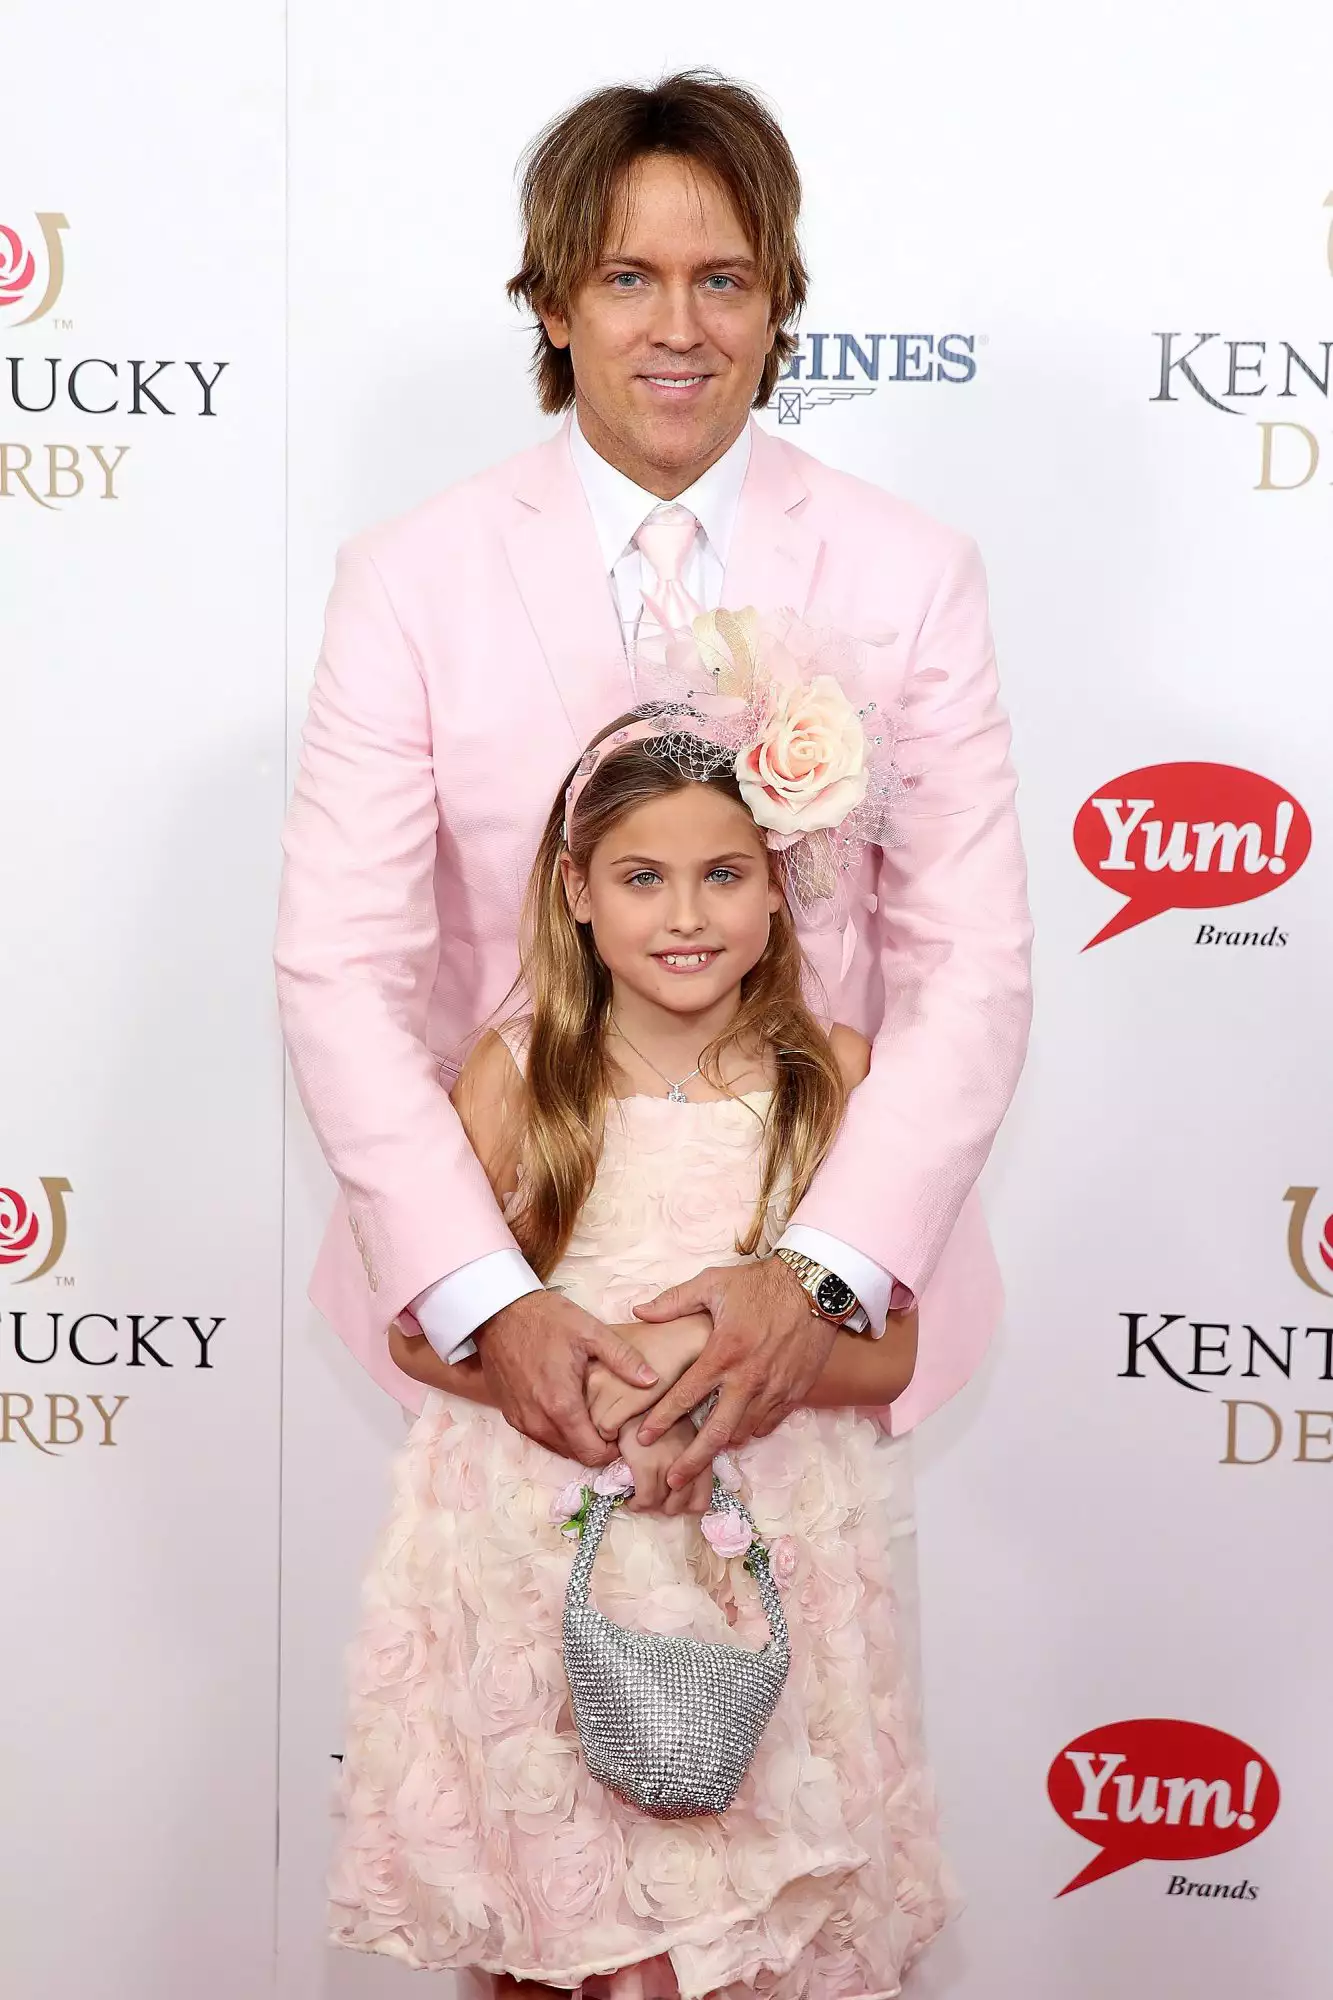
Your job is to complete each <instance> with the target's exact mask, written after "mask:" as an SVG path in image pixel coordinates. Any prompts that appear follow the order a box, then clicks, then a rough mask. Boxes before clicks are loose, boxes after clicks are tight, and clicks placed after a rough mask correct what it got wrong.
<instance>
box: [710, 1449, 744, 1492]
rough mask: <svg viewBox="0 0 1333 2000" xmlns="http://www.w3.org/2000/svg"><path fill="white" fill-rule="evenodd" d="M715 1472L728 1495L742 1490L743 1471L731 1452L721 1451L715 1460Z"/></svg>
mask: <svg viewBox="0 0 1333 2000" xmlns="http://www.w3.org/2000/svg"><path fill="white" fill-rule="evenodd" d="M713 1471H714V1473H715V1474H716V1475H717V1478H718V1480H719V1482H720V1483H721V1484H722V1485H723V1486H725V1487H726V1489H727V1491H728V1493H739V1492H740V1490H741V1469H740V1467H739V1465H737V1463H736V1461H735V1459H734V1458H733V1457H732V1455H731V1453H730V1452H729V1451H720V1452H719V1453H718V1455H717V1457H716V1458H715V1459H714V1460H713Z"/></svg>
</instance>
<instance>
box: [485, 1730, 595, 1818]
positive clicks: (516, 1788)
mask: <svg viewBox="0 0 1333 2000" xmlns="http://www.w3.org/2000/svg"><path fill="white" fill-rule="evenodd" d="M578 1773H579V1753H578V1746H577V1744H576V1743H575V1742H574V1741H573V1740H572V1739H571V1738H568V1737H564V1736H558V1735H557V1734H556V1733H555V1732H554V1730H545V1729H531V1730H527V1729H525V1730H518V1731H515V1733H514V1734H513V1735H512V1736H508V1737H505V1738H504V1739H503V1740H502V1741H500V1742H499V1743H496V1744H494V1745H493V1746H492V1747H491V1749H490V1750H489V1751H488V1752H487V1757H486V1777H487V1784H488V1786H489V1788H490V1791H491V1795H492V1797H493V1799H494V1801H495V1802H496V1803H497V1804H498V1805H500V1806H501V1807H503V1808H504V1810H505V1811H506V1812H511V1813H513V1815H514V1820H515V1824H516V1825H517V1826H519V1827H521V1828H522V1830H523V1832H524V1833H536V1834H539V1833H542V1832H543V1831H546V1830H549V1829H550V1828H552V1827H553V1826H555V1825H557V1824H559V1823H561V1822H563V1821H565V1820H568V1818H569V1816H570V1813H571V1812H572V1811H573V1809H574V1790H575V1781H576V1779H577V1777H578Z"/></svg>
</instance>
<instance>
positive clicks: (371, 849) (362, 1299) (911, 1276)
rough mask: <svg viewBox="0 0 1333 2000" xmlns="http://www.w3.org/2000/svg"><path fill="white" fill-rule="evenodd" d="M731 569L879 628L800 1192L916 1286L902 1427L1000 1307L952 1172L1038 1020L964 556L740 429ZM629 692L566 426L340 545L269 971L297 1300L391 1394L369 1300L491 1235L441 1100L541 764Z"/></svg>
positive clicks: (744, 581)
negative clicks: (860, 824)
mask: <svg viewBox="0 0 1333 2000" xmlns="http://www.w3.org/2000/svg"><path fill="white" fill-rule="evenodd" d="M723 594H724V601H725V602H726V603H728V604H730V605H733V606H740V605H744V604H757V605H759V606H761V607H764V608H771V609H776V608H778V607H781V606H791V607H793V608H794V609H795V610H796V611H798V612H801V613H803V614H804V615H805V616H806V617H808V618H809V619H811V620H812V621H813V622H815V623H824V624H830V625H837V626H840V627H844V628H846V629H848V630H850V631H853V632H856V633H859V634H860V635H862V636H863V637H864V638H866V639H869V640H871V641H874V642H876V643H875V646H874V652H873V654H872V657H873V658H874V660H875V661H876V663H877V671H878V672H879V673H880V674H881V675H882V683H881V686H880V688H879V691H878V694H879V700H880V702H881V703H882V704H883V705H884V706H885V707H892V708H897V710H898V717H899V762H900V763H901V764H902V765H903V767H904V768H905V769H906V770H908V771H909V772H911V773H913V774H914V776H915V783H914V786H913V788H912V790H911V792H910V795H909V797H908V799H907V800H906V801H905V802H904V804H903V806H902V807H900V809H899V819H900V823H901V827H902V830H903V832H904V833H905V834H906V840H905V842H904V843H903V844H902V845H901V846H898V847H895V848H892V849H890V850H889V851H888V852H886V853H884V854H882V855H881V854H880V853H879V852H878V851H876V852H874V853H873V854H872V855H870V856H868V857H867V862H866V870H867V874H866V883H865V886H866V888H867V889H868V890H871V891H873V893H874V895H875V897H876V898H877V906H876V908H875V909H874V911H873V912H870V911H864V910H863V911H862V912H861V913H860V915H859V917H858V930H859V935H858V938H857V947H856V950H855V952H854V954H853V955H852V958H851V963H850V965H849V967H848V968H847V970H846V972H845V974H844V971H843V958H844V953H843V950H842V943H841V940H840V939H839V938H837V937H831V936H823V935H813V936H811V937H809V938H807V939H806V941H805V942H806V945H807V950H808V953H809V956H810V958H811V959H812V961H813V963H814V966H815V969H816V971H817V972H818V973H819V975H820V977H821V979H822V981H823V984H824V987H825V989H826V992H827V995H828V1002H829V1013H830V1015H831V1017H832V1018H834V1019H836V1020H841V1021H846V1022H849V1023H850V1024H852V1025H853V1026H856V1027H858V1028H860V1029H861V1030H862V1031H863V1032H864V1033H866V1034H868V1035H870V1036H872V1037H873V1039H874V1057H873V1061H872V1064H871V1069H870V1074H869V1076H868V1077H867V1078H866V1080H865V1082H864V1083H863V1084H862V1085H861V1086H860V1087H859V1089H858V1090H857V1091H856V1092H855V1093H854V1095H853V1097H852V1100H851V1103H850V1106H849V1109H848V1113H847V1119H846V1123H845V1125H844V1127H843V1130H842V1132H841V1134H840V1135H839V1138H838V1141H837V1144H836V1146H835V1147H834V1149H833V1151H832V1153H831V1154H830V1156H829V1158H828V1160H827V1161H826V1162H825V1164H824V1166H823V1168H822V1170H821V1172H820V1173H819V1175H818V1177H817V1179H816V1181H815V1182H814V1184H813V1186H812V1187H811V1189H810V1191H809V1193H808V1194H807V1195H806V1198H805V1200H804V1201H803V1202H802V1203H801V1205H800V1207H799V1209H798V1210H797V1213H796V1216H795V1217H794V1218H793V1219H794V1220H799V1221H801V1222H806V1223H810V1224H813V1225H814V1226H816V1227H818V1228H822V1229H825V1230H828V1231H830V1232H832V1233H833V1234H834V1235H837V1236H839V1237H841V1238H842V1239H843V1241H845V1242H849V1243H852V1244H854V1245H855V1246H856V1247H857V1248H858V1249H860V1250H862V1251H864V1252H865V1254H866V1255H867V1256H869V1257H872V1258H874V1259H875V1260H876V1261H877V1262H878V1263H879V1264H880V1265H882V1266H883V1267H884V1268H886V1269H888V1270H890V1271H892V1272H893V1273H894V1274H895V1276H896V1277H897V1278H898V1279H900V1280H901V1281H902V1282H903V1283H904V1284H906V1285H907V1286H909V1287H910V1288H911V1289H912V1291H913V1292H915V1293H916V1294H917V1295H918V1297H919V1298H920V1300H921V1307H922V1328H921V1342H920V1359H919V1362H918V1366H917V1373H916V1379H915V1381H914V1382H913V1384H912V1386H911V1389H910V1390H909V1392H908V1394H907V1395H906V1396H905V1397H904V1398H903V1399H902V1401H901V1402H900V1403H899V1404H897V1405H896V1406H895V1409H894V1418H893V1422H894V1428H895V1430H902V1429H906V1428H907V1427H908V1426H910V1425H911V1424H912V1423H914V1422H916V1421H917V1420H918V1419H919V1418H920V1417H922V1416H924V1415H926V1414H927V1413H928V1412H929V1411H930V1410H932V1409H935V1408H936V1407H938V1405H939V1404H940V1403H942V1402H943V1401H944V1400H945V1399H946V1398H947V1397H948V1396H950V1395H952V1394H953V1393H954V1391H955V1390H956V1389H958V1388H959V1387H960V1386H961V1384H962V1383H963V1382H965V1381H966V1380H967V1378H968V1376H969V1375H970V1374H971V1372H972V1370H973V1369H974V1368H975V1367H976V1365H977V1362H978V1361H979V1359H980V1357H981V1355H982V1353H983V1351H984V1349H985V1347H986V1344H987V1341H988V1340H989V1337H990V1334H991V1331H992V1329H993V1327H994V1325H995V1323H996V1320H997V1318H998V1315H999V1311H1000V1303H1001V1294H1000V1286H999V1277H998V1272H997V1269H996V1265H995V1259H994V1255H993V1253H992V1251H991V1247H990V1243H989V1240H988V1238H987V1235H986V1230H985V1225H984V1223H983V1221H982V1219H981V1215H980V1211H979V1208H978V1206H977V1203H976V1197H975V1195H974V1193H973V1192H972V1190H973V1184H974V1182H975V1180H976V1178H977V1175H978V1173H979V1172H980V1170H981V1167H982V1163H983V1162H984V1160H985V1158H986V1155H987V1153H988V1151H989V1150H990V1146H991V1142H992V1140H993V1139H994V1137H995V1132H996V1129H997V1127H998V1125H999V1123H1000V1120H1001V1118H1002V1116H1003V1115H1004V1111H1005V1108H1006V1106H1007V1105H1008V1103H1009V1099H1010V1097H1011V1095H1012V1093H1013V1089H1014V1085H1015V1083H1016V1081H1017V1078H1018V1073H1019V1069H1020V1067H1021V1065H1022V1060H1023V1054H1024V1050H1025V1047H1026V1042H1027V1032H1028V1019H1029V981H1028V958H1029V940H1030V926H1029V919H1028V911H1027V901H1026V883H1025V872H1024V865H1023V856H1022V849H1021V846H1020V842H1019V832H1018V822H1017V819H1016V816H1015V812H1014V775H1013V771H1012V768H1011V766H1010V762H1009V729H1008V725H1007V723H1006V720H1005V717H1004V715H1003V713H1002V711H1001V709H1000V705H999V692H998V686H997V681H996V672H995V658H994V653H993V649H992V644H991V637H990V631H989V627H988V620H987V606H986V586H985V578H984V575H983V572H982V567H981V563H980V560H979V558H978V555H977V552H976V548H975V546H974V545H973V544H972V543H971V542H970V541H968V540H967V539H966V538H965V537H963V536H961V535H959V534H956V533H954V532H953V531H952V530H950V529H948V528H944V527H941V526H939V525H938V524H937V523H936V522H934V521H931V520H929V519H927V518H926V516H925V515H923V514H921V513H918V512H917V510H916V509H915V508H914V507H911V506H908V505H907V504H906V503H905V502H903V501H901V500H896V499H894V498H893V497H892V496H891V495H889V494H887V493H884V492H881V491H880V490H879V489H878V488H877V487H874V486H870V485H867V484H866V483H865V482H864V481H862V480H859V479H855V478H852V477H850V476H849V475H848V474H846V473H842V472H835V471H833V470H832V469H831V468H830V467H829V466H826V465H821V464H820V462H819V461H818V459H814V458H810V457H808V456H807V455H806V454H805V453H804V452H802V451H799V450H797V449H796V448H795V446H793V445H790V444H788V443H786V442H785V441H780V440H778V439H775V438H773V437H772V436H770V435H769V434H768V433H767V432H765V431H763V430H761V429H759V428H758V426H755V427H754V429H753V450H752V455H751V459H750V465H749V469H748V471H747V475H746V481H745V486H744V489H743V491H742V495H741V502H740V508H739V512H738V515H737V521H736V526H735V530H734V536H733V543H732V549H731V554H730V560H729V562H728V565H727V572H726V581H725V587H724V593H723ZM632 699H633V697H632V692H631V688H630V682H629V674H628V669H627V666H626V662H625V656H624V651H623V648H622V644H621V638H620V628H619V623H618V619H617V616H616V613H615V610H614V608H613V604H612V599H611V594H610V588H609V585H608V581H607V577H606V573H605V571H604V569H603V567H602V563H601V558H600V555H599V552H598V548H597V544H596V540H595V538H594V534H593V527H592V520H591V517H590V515H589V512H588V506H587V502H586V500H585V498H584V495H583V489H582V487H581V486H580V484H579V481H578V476H577V474H576V473H575V471H574V467H573V462H572V460H571V458H570V454H569V446H568V441H567V437H566V435H565V433H564V432H561V433H558V434H557V435H556V436H555V437H553V438H551V439H550V440H548V442H547V443H545V444H542V445H538V446H537V447H536V449H535V450H532V451H528V452H524V453H522V454H521V455H520V456H519V457H517V458H514V459H510V460H509V461H508V462H507V463H505V464H503V465H499V466H496V467H495V468H493V469H492V470H491V471H488V472H483V473H481V474H480V475H478V476H477V477H476V478H474V479H469V480H466V481H464V482H463V484H461V485H459V486H455V487H453V488H451V489H450V490H449V491H448V492H446V493H443V494H441V495H440V496H439V497H438V498H437V499H434V500H431V501H428V502H427V503H426V505H424V506H422V507H419V508H417V509H416V510H415V511H414V512H413V513H411V514H408V515H406V516H405V517H403V518H402V519H401V520H398V521H395V522H392V523H390V524H389V525H388V526H386V527H381V528H377V529H374V530H372V531H371V532H369V533H367V534H364V535H361V536H359V537H357V538H356V539H355V540H353V541H352V542H350V543H348V544H347V545H346V547H344V548H343V549H342V550H341V551H340V554H339V557H338V567H337V575H336V578H335V582H334V586H333V592H332V596H331V597H330V600H329V606H328V613H327V619H326V624H325V634H324V646H323V650H322V653H321V655H320V660H319V665H318V668H317V671H316V675H315V682H314V688H313V691H312V694H311V698H310V711H309V716H308V719H307V722H306V728H305V736H304V743H303V749H302V756H301V764H300V771H299V774H298V777H297V781H296V789H295V795H294V798H293V800H292V805H291V810H290V814H289V817H288V820H287V827H286V832H285V836H284V847H285V851H286V867H285V870H284V876H283V885H282V897H281V909H280V916H279V925H278V937H277V950H276V960H277V969H278V995H279V1004H280V1009H281V1014H282V1022H283V1029H284V1033H285V1035H286V1040H287V1047H288V1050H289V1052H290V1056H291V1062H292V1068H293V1070H294V1072H295V1075H296V1081H297V1084H298V1087H299V1089H300V1093H301V1098H302V1102H303V1103H304V1105H305V1108H306V1112H307V1114H308V1116H309V1118H310V1121H311V1124H312V1125H313V1127H314V1129H315V1132H316V1134H317V1135H318V1138H319V1141H320V1144H321V1145H322V1147H323V1149H324V1153H325V1156H326V1158H327V1159H328V1162H329V1165H330V1166H331V1168H332V1169H333V1172H334V1175H335V1176H336V1178H337V1181H338V1184H339V1187H340V1190H341V1196H340V1199H339V1201H338V1204H337V1207H336V1210H335V1213H334V1216H333V1219H332V1222H331V1224H330V1227H329V1231H328V1234H327V1236H326V1238H325V1240H324V1244H323V1247H322V1249H321V1252H320V1255H319V1259H318V1262H317V1265H316V1268H315V1273H314V1277H313V1280H312V1283H311V1292H310V1296H311V1298H312V1299H313V1301H314V1303H315V1304H316V1305H317V1306H318V1307H319V1309H320V1311H321V1312H323V1313H324V1314H325V1316H326V1317H327V1318H328V1319H329V1320H330V1321H331V1322H332V1324H333V1326H334V1327H335V1328H336V1329H337V1331H338V1332H339V1333H340V1334H341V1335H342V1337H343V1339H344V1340H346V1342H347V1343H348V1345H349V1346H350V1347H351V1348H352V1350H353V1352H354V1353H356V1354H357V1355H358V1357H359V1358H360V1359H361V1360H362V1361H363V1362H364V1364H365V1366H366V1367H367V1368H368V1369H369V1370H370V1372H371V1374H372V1375H373V1376H374V1377H375V1379H376V1380H377V1381H379V1382H380V1383H382V1384H383V1385H384V1387H386V1388H387V1389H389V1390H391V1391H392V1392H393V1393H394V1394H395V1395H396V1396H398V1397H399V1398H400V1400H401V1401H402V1402H404V1403H406V1404H408V1405H409V1406H411V1407H416V1406H418V1405H419V1403H420V1400H421V1396H422V1393H423V1392H422V1390H421V1388H420V1385H419V1384H417V1383H415V1382H411V1381H409V1380H408V1379H407V1378H406V1377H405V1376H403V1375H402V1374H401V1373H400V1372H399V1371H398V1370H397V1369H396V1368H395V1367H394V1366H393V1363H392V1362H391V1361H390V1360H389V1357H388V1351H387V1346H386V1339H385V1336H386V1332H387V1329H388V1327H389V1326H390V1324H391V1323H392V1321H393V1320H394V1319H395V1318H396V1316H397V1315H398V1313H399V1312H400V1311H401V1310H402V1309H403V1307H404V1306H406V1305H407V1303H408V1302H409V1300H411V1299H413V1298H414V1297H415V1296H416V1295H417V1293H418V1292H420V1291H423V1290H424V1289H425V1287H426V1286H427V1285H429V1284H431V1283H432V1282H433V1281H434V1280H435V1279H437V1278H441V1277H444V1276H446V1275H447V1274H448V1273H449V1272H451V1271H453V1270H456V1269H457V1268H458V1267H459V1266H460V1265H462V1264H465V1263H468V1262H470V1261H471V1260H472V1259H473V1258H476V1257H480V1256H483V1255H485V1254H486V1253H487V1252H488V1251H492V1250H497V1249H501V1248H503V1247H505V1246H507V1245H510V1244H511V1243H512V1241H513V1239H512V1237H511V1236H510V1233H509V1230H508V1229H507V1227H506V1225H505V1223H504V1221H503V1219H502V1217H501V1215H500V1212H499V1209H498V1208H497V1206H496V1204H495V1201H494V1199H493V1198H492V1195H491V1191H490V1188H489V1186H488V1184H487V1181H486V1178H485V1175H484V1174H483V1173H482V1170H481V1168H480V1166H479V1165H478V1163H477V1161H476V1160H475V1158H474V1157H473V1154H472V1152H471V1149H470V1148H469V1146H468V1143H467V1141H466V1139H465V1137H464V1135H463V1130H462V1127H461V1125H460V1124H459V1121H458V1118H457V1116H456V1114H455V1113H454V1111H453V1108H452V1106H451V1105H450V1103H449V1099H448V1095H447V1092H448V1089H449V1087H450V1084H451V1083H452V1080H453V1076H454V1074H455V1073H456V1069H457V1066H458V1062H459V1060H460V1046H459V1045H460V1043H462V1042H463V1041H464V1040H465V1038H466V1037H467V1036H468V1035H469V1034H470V1032H471V1031H472V1030H473V1029H474V1028H476V1027H477V1026H478V1024H479V1023H481V1022H482V1021H483V1020H485V1018H486V1017H487V1016H488V1015H489V1014H490V1013H491V1011H492V1010H493V1009H494V1008H496V1007H497V1006H498V1005H499V1003H500V1002H501V1000H502V999H503V997H504V995H505V993H506V991H507V989H508V988H509V986H510V983H511V981H512V980H513V978H514V975H515V971H516V968H517V955H516V936H517V927H518V918H519V909H520V903H521V898H522V893H523V888H524V884H525V881H526V878H527V874H528V869H529V866H530V864H531V861H532V857H533V855H534V853H535V851H536V844H537V838H538V835H539V832H540V829H541V827H542V825H543V824H544V821H545V817H546V814H547V811H548V810H549V807H550V803H551V800H552V799H553V798H554V796H555V793H556V789H557V787H558V786H559V784H560V783H561V781H562V779H563V778H564V776H565V774H566V772H567V770H568V768H569V766H570V765H571V764H572V763H573V761H574V759H575V758H576V756H577V755H578V753H579V751H580V750H581V749H582V748H583V747H584V745H585V744H586V743H587V742H588V740H589V738H590V737H592V736H593V735H594V734H595V733H596V732H597V730H598V729H599V728H600V727H601V726H602V725H603V724H604V723H606V722H608V721H609V720H610V719H611V718H612V717H614V716H616V715H618V714H620V713H621V712H622V711H623V710H624V709H626V708H628V707H629V706H630V705H631V703H632ZM899 704H901V706H900V707H899Z"/></svg>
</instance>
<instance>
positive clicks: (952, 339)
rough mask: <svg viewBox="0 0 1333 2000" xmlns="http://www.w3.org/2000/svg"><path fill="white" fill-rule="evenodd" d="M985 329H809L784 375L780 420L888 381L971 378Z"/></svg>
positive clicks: (795, 419)
mask: <svg viewBox="0 0 1333 2000" xmlns="http://www.w3.org/2000/svg"><path fill="white" fill-rule="evenodd" d="M985 338H986V337H985V335H984V334H980V335H978V334H972V333H940V334H934V333H860V334H857V333H807V334H804V335H802V338H801V344H800V346H799V348H798V349H797V351H796V353H795V354H793V356H792V358H791V360H790V362H789V363H788V365H787V368H786V371H785V373H784V374H782V375H781V376H780V377H779V379H778V385H777V389H776V390H775V392H774V398H773V401H774V406H775V407H776V410H777V417H778V422H779V423H780V424H799V423H800V421H801V419H802V417H803V416H805V415H806V413H807V412H808V411H810V410H818V409H824V408H825V407H827V405H829V404H830V403H848V402H853V401H855V400H856V399H857V398H858V397H861V396H873V395H874V393H875V391H876V389H878V388H880V387H881V386H882V385H883V384H884V383H886V382H953V383H963V382H971V381H972V380H973V379H974V377H975V375H976V372H977V359H976V351H977V349H978V347H982V346H984V345H985Z"/></svg>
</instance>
